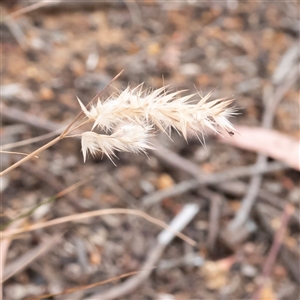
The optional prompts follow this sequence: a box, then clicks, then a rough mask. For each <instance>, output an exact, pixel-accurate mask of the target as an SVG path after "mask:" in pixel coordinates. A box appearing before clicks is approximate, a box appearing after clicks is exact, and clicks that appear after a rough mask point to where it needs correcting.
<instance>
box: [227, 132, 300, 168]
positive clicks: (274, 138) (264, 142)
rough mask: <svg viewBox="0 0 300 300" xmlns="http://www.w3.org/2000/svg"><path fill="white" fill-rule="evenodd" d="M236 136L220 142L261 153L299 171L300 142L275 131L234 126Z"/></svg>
mask: <svg viewBox="0 0 300 300" xmlns="http://www.w3.org/2000/svg"><path fill="white" fill-rule="evenodd" d="M236 130H237V132H238V134H235V135H234V136H233V137H232V138H226V139H222V140H221V141H222V142H224V143H227V144H230V145H233V146H236V147H238V148H241V149H245V150H249V151H255V152H259V153H263V154H265V155H267V156H269V157H272V158H274V159H277V160H280V161H282V162H284V163H286V164H287V165H289V166H290V167H291V168H294V169H296V170H299V171H300V141H299V140H296V139H294V138H291V137H290V136H287V135H285V134H282V133H280V132H277V131H275V130H269V129H264V128H261V127H252V128H250V127H246V126H236Z"/></svg>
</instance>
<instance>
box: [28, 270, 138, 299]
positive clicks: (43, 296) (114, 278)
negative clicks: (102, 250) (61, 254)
mask: <svg viewBox="0 0 300 300" xmlns="http://www.w3.org/2000/svg"><path fill="white" fill-rule="evenodd" d="M139 272H140V271H132V272H128V273H125V274H122V275H120V276H116V277H113V278H109V279H106V280H103V281H99V282H95V283H92V284H88V285H84V286H79V287H75V288H71V289H67V290H65V291H63V292H61V293H57V294H45V295H41V296H39V297H38V298H28V299H26V300H37V299H45V298H51V297H55V296H60V295H65V294H70V293H74V292H77V291H82V290H87V289H91V288H93V287H96V286H99V285H104V284H107V283H110V282H113V281H116V280H119V279H123V278H126V277H130V276H133V275H135V274H138V273H139Z"/></svg>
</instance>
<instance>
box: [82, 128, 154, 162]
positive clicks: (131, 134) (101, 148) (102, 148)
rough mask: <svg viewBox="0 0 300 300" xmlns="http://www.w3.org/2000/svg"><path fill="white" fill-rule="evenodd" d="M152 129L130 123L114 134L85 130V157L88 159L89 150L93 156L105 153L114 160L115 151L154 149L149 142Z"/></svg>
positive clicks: (135, 151) (83, 142)
mask: <svg viewBox="0 0 300 300" xmlns="http://www.w3.org/2000/svg"><path fill="white" fill-rule="evenodd" d="M150 130H151V127H150V126H144V127H142V126H139V125H135V124H130V125H125V126H122V127H121V128H120V129H119V130H118V131H116V132H115V133H113V134H112V135H105V134H98V133H96V132H93V131H87V132H84V133H83V134H82V138H81V147H82V153H83V159H84V161H86V158H87V154H88V152H90V153H91V154H92V156H95V155H96V154H97V153H104V154H105V155H107V156H108V157H109V159H110V160H111V161H112V158H113V156H115V151H124V152H134V153H137V152H145V150H146V149H152V147H151V146H150V145H149V142H148V139H149V136H150Z"/></svg>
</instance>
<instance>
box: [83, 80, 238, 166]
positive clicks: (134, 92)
mask: <svg viewBox="0 0 300 300" xmlns="http://www.w3.org/2000/svg"><path fill="white" fill-rule="evenodd" d="M182 93H183V91H178V92H168V91H167V88H166V87H162V88H160V89H157V90H153V91H150V92H149V91H143V90H142V86H138V87H137V88H135V89H131V88H130V87H128V88H126V89H125V90H124V91H122V92H121V93H119V94H118V95H117V96H112V97H110V98H109V99H107V100H106V101H104V102H102V101H101V100H100V99H99V100H98V101H97V102H96V103H95V104H93V105H91V106H90V107H89V108H88V109H87V108H86V107H85V106H84V105H83V104H82V102H81V101H80V100H79V99H78V101H79V104H80V106H81V109H82V111H83V113H84V114H85V116H86V117H87V118H88V120H89V121H90V122H93V126H92V130H93V129H95V128H100V129H102V130H104V131H106V132H110V131H111V130H114V129H115V128H116V127H117V126H119V125H120V124H121V125H122V124H126V123H131V125H130V126H131V127H130V130H129V127H126V126H123V127H122V129H121V130H119V131H117V132H115V133H114V134H112V135H99V134H97V133H95V132H92V131H91V132H86V133H84V134H83V135H82V152H83V156H84V160H86V155H87V152H88V151H89V152H90V153H91V154H92V155H95V154H96V153H97V152H102V153H105V154H106V155H108V156H109V157H110V158H111V157H112V156H113V155H114V150H117V151H131V152H137V151H143V150H144V149H147V148H149V145H148V144H147V143H146V139H147V137H148V134H149V129H151V128H152V126H153V125H155V126H157V127H158V128H159V129H160V130H162V131H163V132H165V133H166V134H168V135H170V133H171V129H172V128H173V129H175V130H176V131H177V132H178V133H179V134H182V135H183V136H184V138H185V139H187V132H188V131H189V132H191V133H193V134H194V135H196V136H198V137H199V136H203V133H204V131H205V128H210V129H212V130H214V131H215V132H218V128H222V129H225V130H227V131H235V129H234V127H233V126H232V124H231V123H230V121H229V120H228V117H230V116H232V115H234V114H235V110H234V109H233V108H230V107H229V106H230V105H231V104H232V102H233V100H232V99H230V100H228V99H227V100H226V99H217V100H213V101H208V100H209V98H210V96H211V93H209V94H208V95H206V96H205V97H201V99H200V100H199V101H198V102H196V103H195V102H194V101H193V102H192V100H191V98H192V97H193V96H194V95H188V96H181V95H182ZM145 124H146V125H145ZM146 128H147V129H146Z"/></svg>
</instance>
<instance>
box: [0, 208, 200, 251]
mask: <svg viewBox="0 0 300 300" xmlns="http://www.w3.org/2000/svg"><path fill="white" fill-rule="evenodd" d="M112 214H127V215H134V216H139V217H142V218H144V219H145V220H147V221H149V222H151V223H153V224H156V225H158V226H160V227H162V228H164V229H167V230H170V231H171V232H173V233H174V234H175V235H176V236H177V237H179V238H181V239H182V240H184V241H185V242H187V243H188V244H190V245H192V246H195V245H196V242H195V241H193V240H192V239H191V238H189V237H187V236H186V235H184V234H182V233H180V232H174V231H173V230H172V229H170V227H169V225H167V224H166V223H165V222H163V221H161V220H158V219H156V218H153V217H151V216H150V215H148V214H146V213H144V212H142V211H138V210H134V209H125V208H112V209H100V210H95V211H91V212H85V213H81V214H76V215H72V216H67V217H62V218H58V219H54V220H51V221H47V222H42V223H38V224H34V225H29V226H26V227H25V228H18V229H12V230H9V231H5V232H3V233H2V236H1V239H3V238H8V237H11V238H13V236H14V235H17V234H20V233H24V232H29V231H33V230H37V229H41V228H46V227H49V226H54V225H58V224H62V223H66V222H74V221H78V220H81V219H86V218H92V217H99V216H104V215H112Z"/></svg>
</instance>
